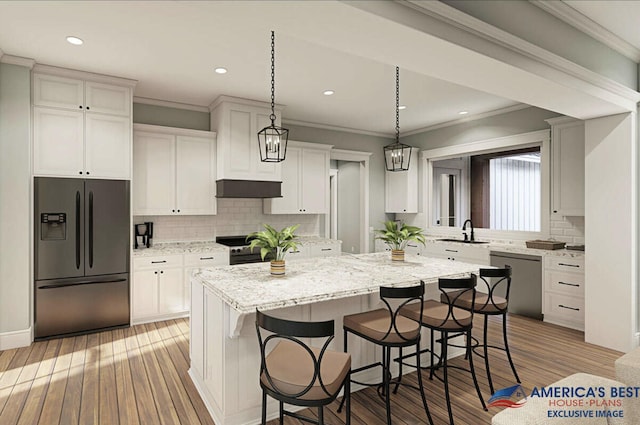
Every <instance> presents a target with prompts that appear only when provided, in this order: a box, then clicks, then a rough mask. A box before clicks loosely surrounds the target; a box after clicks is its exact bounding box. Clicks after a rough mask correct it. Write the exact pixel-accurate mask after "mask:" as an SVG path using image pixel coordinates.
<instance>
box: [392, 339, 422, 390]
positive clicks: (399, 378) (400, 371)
mask: <svg viewBox="0 0 640 425" xmlns="http://www.w3.org/2000/svg"><path fill="white" fill-rule="evenodd" d="M398 351H399V353H398V354H399V355H400V361H399V362H398V379H397V380H396V386H395V388H394V389H393V393H394V394H398V387H399V386H400V382H402V347H399V348H398ZM418 370H420V369H418Z"/></svg>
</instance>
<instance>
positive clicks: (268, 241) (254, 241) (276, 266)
mask: <svg viewBox="0 0 640 425" xmlns="http://www.w3.org/2000/svg"><path fill="white" fill-rule="evenodd" d="M263 226H264V228H265V230H262V231H260V232H255V233H251V234H250V235H248V236H247V240H248V241H249V240H250V241H251V243H250V245H249V249H250V250H251V251H252V252H253V248H255V247H259V248H260V256H261V257H262V261H264V259H265V258H266V257H267V255H268V256H269V258H270V259H271V274H272V275H273V276H284V271H285V269H284V257H285V255H286V254H287V252H288V251H289V250H291V249H296V248H297V247H298V245H297V242H298V241H297V239H296V235H295V234H294V233H293V232H295V230H296V229H297V228H298V226H300V225H299V224H296V225H294V226H289V227H285V228H284V229H282V230H280V231H277V230H276V229H274V228H273V227H271V226H269V225H268V224H264V225H263Z"/></svg>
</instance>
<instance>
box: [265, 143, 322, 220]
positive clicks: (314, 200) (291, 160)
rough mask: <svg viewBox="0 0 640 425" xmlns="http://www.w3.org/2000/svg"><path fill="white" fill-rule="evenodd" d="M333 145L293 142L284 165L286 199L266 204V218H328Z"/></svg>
mask: <svg viewBox="0 0 640 425" xmlns="http://www.w3.org/2000/svg"><path fill="white" fill-rule="evenodd" d="M331 147H332V146H331V145H321V144H317V143H304V142H294V141H290V142H289V145H288V147H287V156H286V159H285V160H284V161H283V162H282V198H271V199H265V200H264V212H265V213H266V214H326V213H328V211H329V157H330V150H331Z"/></svg>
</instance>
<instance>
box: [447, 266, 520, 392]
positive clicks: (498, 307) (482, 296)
mask: <svg viewBox="0 0 640 425" xmlns="http://www.w3.org/2000/svg"><path fill="white" fill-rule="evenodd" d="M487 279H489V280H487ZM479 284H480V285H481V286H482V287H483V289H484V290H485V291H477V292H476V300H475V304H471V303H470V302H469V301H470V300H469V297H468V296H466V295H462V296H460V297H459V298H457V300H456V303H455V305H456V306H457V307H460V308H463V309H465V310H473V312H474V313H476V314H480V315H482V316H484V331H483V333H482V344H480V343H479V342H478V340H477V339H476V338H475V337H474V338H473V339H474V342H475V344H474V346H473V352H474V353H475V354H477V355H478V356H480V357H483V358H484V364H485V367H486V369H487V380H488V381H489V389H490V390H491V394H493V393H494V392H495V390H494V388H493V380H492V379H491V369H490V368H489V355H488V350H487V349H488V348H495V349H498V350H503V351H504V352H505V353H506V354H507V360H509V365H510V366H511V371H512V372H513V376H514V377H515V378H516V381H517V382H518V383H520V377H519V376H518V372H516V366H515V364H514V363H513V359H512V358H511V352H510V351H509V343H508V341H507V309H508V307H509V291H510V289H511V267H509V266H505V267H504V268H503V269H480V280H479ZM485 292H486V293H485ZM497 293H503V294H504V296H500V295H497ZM443 302H444V301H443ZM489 316H502V340H503V342H504V346H502V347H500V346H496V345H489V344H488V341H487V330H488V328H489V327H488V324H489V321H488V318H489ZM480 345H482V348H483V353H482V354H480V353H478V352H477V351H476V349H477V348H479V346H480Z"/></svg>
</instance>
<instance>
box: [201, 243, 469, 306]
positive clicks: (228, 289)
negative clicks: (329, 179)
mask: <svg viewBox="0 0 640 425" xmlns="http://www.w3.org/2000/svg"><path fill="white" fill-rule="evenodd" d="M405 258H406V261H405V262H392V261H391V259H390V256H389V253H388V252H378V253H374V254H358V255H353V254H343V255H342V256H340V257H320V258H311V259H306V260H299V261H291V262H287V265H286V269H287V271H286V275H285V276H284V277H273V276H271V275H270V274H269V264H268V263H254V264H246V265H236V266H225V267H216V268H203V269H200V270H198V271H196V272H194V274H193V276H192V279H195V280H196V281H198V282H200V283H201V284H203V285H205V286H206V287H207V288H210V290H211V291H213V292H214V293H215V294H216V295H218V296H219V297H220V298H222V300H224V301H225V302H226V303H227V304H229V305H230V306H231V307H232V308H233V309H235V310H236V311H237V312H238V314H249V313H254V312H255V310H256V308H259V309H260V310H271V309H276V308H282V307H290V306H295V305H300V304H311V303H315V302H319V301H327V300H333V299H339V298H346V297H352V296H357V295H364V294H370V293H374V292H378V290H379V287H380V286H382V285H384V286H402V285H409V284H416V283H418V282H419V280H420V279H422V280H424V281H425V283H434V282H437V280H438V278H439V277H444V276H447V277H463V276H468V275H469V273H471V272H476V273H477V272H478V269H479V268H480V267H481V266H480V265H478V264H469V263H463V262H459V261H449V260H440V259H435V258H427V257H421V256H414V255H410V254H406V257H405Z"/></svg>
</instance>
